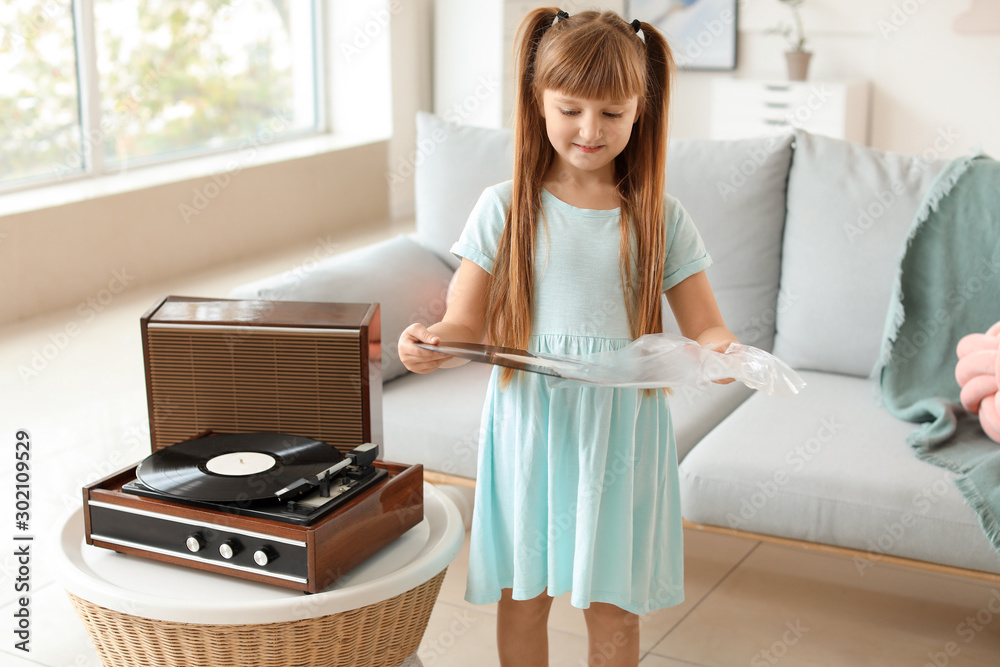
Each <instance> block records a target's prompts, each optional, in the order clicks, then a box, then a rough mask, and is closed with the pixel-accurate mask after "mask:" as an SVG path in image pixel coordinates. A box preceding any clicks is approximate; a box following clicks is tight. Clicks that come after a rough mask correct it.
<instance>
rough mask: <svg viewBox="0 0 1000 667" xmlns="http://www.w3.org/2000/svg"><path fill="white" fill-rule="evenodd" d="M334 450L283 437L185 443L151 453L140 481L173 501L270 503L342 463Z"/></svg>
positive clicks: (243, 436) (212, 438)
mask: <svg viewBox="0 0 1000 667" xmlns="http://www.w3.org/2000/svg"><path fill="white" fill-rule="evenodd" d="M343 458H344V457H343V455H342V454H341V453H340V452H339V451H337V450H336V449H335V448H334V447H332V446H330V445H328V444H326V443H324V442H321V441H319V440H314V439H312V438H305V437H300V436H295V435H286V434H283V433H230V434H222V435H209V436H205V437H202V438H195V439H193V440H185V441H184V442H179V443H177V444H175V445H171V446H169V447H164V448H163V449H161V450H159V451H157V452H154V453H153V454H151V455H150V456H148V457H146V459H144V460H143V461H142V462H141V463H140V464H139V467H138V469H137V470H136V476H137V477H138V479H139V481H140V482H141V483H142V484H144V485H146V486H148V487H149V488H151V489H153V490H155V491H159V492H160V493H164V494H166V495H168V496H173V497H175V498H182V499H185V500H198V501H212V502H240V501H247V500H258V499H261V498H270V497H272V496H274V494H275V493H276V492H277V491H279V490H280V489H282V488H284V487H285V486H287V485H288V484H291V483H292V482H295V481H297V480H299V479H302V478H303V477H309V476H311V475H316V474H318V473H320V472H322V471H323V470H325V469H327V468H328V467H330V466H331V465H333V464H334V463H338V462H339V461H341V460H343Z"/></svg>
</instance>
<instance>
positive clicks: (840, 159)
mask: <svg viewBox="0 0 1000 667" xmlns="http://www.w3.org/2000/svg"><path fill="white" fill-rule="evenodd" d="M945 164H947V161H944V160H935V161H925V160H922V159H920V158H918V157H917V156H911V155H898V154H894V153H887V152H883V151H880V150H876V149H874V148H868V147H866V146H860V145H857V144H852V143H848V142H846V141H841V140H838V139H831V138H828V137H823V136H819V135H812V134H808V133H806V132H802V131H798V132H796V137H795V155H794V157H793V159H792V168H791V171H790V173H789V176H788V219H787V220H786V222H785V238H784V245H783V248H782V260H781V292H782V295H783V300H784V304H783V307H781V308H779V309H778V325H777V329H778V333H777V336H776V338H775V342H774V353H775V355H776V356H778V357H780V358H781V359H782V360H783V361H785V362H786V363H788V364H790V365H792V366H793V367H796V368H804V369H812V370H818V371H829V372H833V373H845V374H848V375H858V376H867V375H869V374H870V373H871V371H872V368H873V367H874V366H875V362H876V361H877V359H878V353H879V348H880V345H881V342H882V341H881V338H882V332H883V328H884V324H885V317H886V311H887V309H888V307H889V298H890V295H891V292H892V286H893V282H894V280H895V277H896V272H897V269H898V266H899V259H900V257H901V255H902V252H903V243H904V241H905V239H906V236H907V233H908V232H909V230H910V226H911V225H912V223H913V220H914V216H915V215H916V212H917V208H918V207H919V205H920V203H921V201H922V199H923V196H924V193H925V192H926V191H927V189H928V187H929V186H930V184H931V183H932V182H933V180H934V179H935V178H936V177H937V175H938V173H939V172H940V171H941V169H942V168H943V167H944V165H945Z"/></svg>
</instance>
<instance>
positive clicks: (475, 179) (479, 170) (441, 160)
mask: <svg viewBox="0 0 1000 667" xmlns="http://www.w3.org/2000/svg"><path fill="white" fill-rule="evenodd" d="M512 141H513V133H512V132H511V131H510V130H496V129H490V128H485V127H468V126H462V125H455V124H452V123H448V122H447V121H445V120H442V119H441V118H439V117H437V116H435V115H433V114H429V113H426V112H423V111H421V112H418V113H417V157H416V160H415V162H416V175H415V177H414V178H415V182H416V192H415V193H414V196H415V199H416V204H415V205H416V218H417V233H416V235H415V236H414V239H415V240H416V241H417V243H419V244H420V245H422V246H424V247H425V248H427V249H428V250H430V251H431V252H434V253H436V254H437V255H438V256H439V257H440V258H441V259H442V260H443V261H445V262H447V263H448V264H449V265H450V266H451V267H453V268H456V269H457V268H458V265H459V263H460V262H459V260H458V259H457V258H455V256H454V255H452V254H451V246H452V244H453V243H455V241H457V240H458V237H459V236H460V235H461V233H462V229H464V228H465V223H466V221H467V220H468V218H469V213H471V212H472V207H473V206H475V204H476V201H477V200H478V199H479V195H481V194H482V193H483V190H485V189H486V188H487V187H489V186H491V185H494V184H496V183H501V182H503V181H507V180H510V178H511V177H512V175H513V173H514V146H513V143H512Z"/></svg>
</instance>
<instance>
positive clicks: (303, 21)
mask: <svg viewBox="0 0 1000 667" xmlns="http://www.w3.org/2000/svg"><path fill="white" fill-rule="evenodd" d="M317 13H318V10H317V7H316V4H315V3H313V2H306V1H304V0H227V1H224V0H195V1H190V0H76V1H75V2H74V1H73V0H46V1H44V2H37V0H16V1H13V2H10V1H8V2H3V3H0V26H3V28H0V29H2V30H3V34H2V37H0V124H2V125H0V128H2V132H0V188H7V189H11V188H14V187H24V186H26V185H33V184H36V183H51V182H53V181H61V180H66V179H68V178H78V177H80V176H85V175H102V174H109V173H119V172H122V171H124V170H126V169H128V168H130V167H132V166H137V165H142V164H149V163H153V162H162V161H165V160H170V159H176V158H178V157H182V156H191V155H194V154H198V153H206V152H217V151H223V150H238V149H240V148H241V147H242V146H246V145H247V144H254V145H255V146H256V145H260V144H264V143H270V142H273V141H275V140H278V139H281V138H288V137H293V136H300V135H303V134H305V133H309V132H315V131H318V130H319V129H321V127H322V125H323V123H322V118H321V114H320V111H319V110H320V108H321V105H320V99H319V98H320V96H319V94H318V81H319V80H320V77H319V73H318V72H317V62H318V59H317V57H316V52H317V48H316V44H317V40H316V38H315V34H316V26H317V25H318V24H319V20H318V17H317Z"/></svg>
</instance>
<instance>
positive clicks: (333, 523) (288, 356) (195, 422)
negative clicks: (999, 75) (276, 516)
mask: <svg viewBox="0 0 1000 667" xmlns="http://www.w3.org/2000/svg"><path fill="white" fill-rule="evenodd" d="M141 328H142V346H143V355H144V359H145V365H146V392H147V403H148V407H149V425H150V440H151V443H150V444H151V449H152V451H153V452H156V451H158V450H160V449H162V448H164V447H168V446H170V445H172V444H175V443H177V442H181V441H183V440H190V439H192V438H195V437H198V436H200V435H203V434H205V433H206V432H216V433H251V432H261V431H267V432H279V433H288V434H292V435H298V436H304V437H310V438H314V439H316V440H321V441H323V442H326V443H328V444H330V445H331V446H333V447H336V448H337V449H338V450H340V451H341V453H346V452H348V451H350V450H351V449H354V448H355V447H357V446H358V445H361V444H363V443H365V442H375V443H381V437H382V412H381V405H382V381H381V372H380V359H381V332H380V317H379V306H378V304H338V303H311V302H286V301H280V302H279V301H235V300H225V299H202V298H193V297H176V296H170V297H166V298H164V299H162V300H161V301H159V302H158V303H157V304H156V305H154V306H153V308H151V309H150V310H149V311H148V312H147V313H146V314H145V315H143V316H142V319H141ZM375 465H376V466H377V467H380V468H383V469H385V470H387V471H388V473H389V475H388V477H387V478H386V479H384V480H382V481H380V482H378V483H377V484H375V485H374V486H372V487H370V488H369V489H366V490H365V491H364V492H363V493H362V494H360V495H358V496H357V497H355V498H352V499H350V500H349V501H347V503H346V504H345V505H344V506H342V507H339V508H337V509H336V510H334V511H333V512H331V513H330V514H329V515H327V516H324V517H322V518H321V519H319V520H318V521H316V522H315V523H313V524H311V525H308V526H299V525H294V524H288V523H283V522H280V521H276V520H269V519H259V518H251V517H246V516H240V515H237V514H233V513H230V512H225V511H220V510H214V509H204V508H200V507H193V506H191V505H189V504H184V503H183V502H182V501H179V500H178V501H176V502H174V501H173V499H172V498H165V499H159V498H147V497H144V496H138V495H134V494H131V493H127V492H124V491H122V486H123V485H124V484H126V483H128V482H130V481H132V480H134V479H135V477H136V476H135V466H132V467H130V468H126V469H124V470H121V471H119V472H117V473H114V474H113V475H110V476H108V477H106V478H105V479H102V480H99V481H97V482H95V483H93V484H91V485H89V486H87V487H85V488H84V489H83V496H84V517H85V519H84V520H85V523H86V540H87V542H88V543H89V544H95V545H97V546H101V547H105V548H108V549H112V550H115V551H120V552H123V553H130V554H135V555H139V556H143V557H146V558H152V559H155V560H161V561H167V562H171V563H176V564H179V565H186V566H190V567H195V568H198V569H203V570H209V571H213V572H219V573H222V574H229V575H232V576H236V577H242V578H245V579H252V580H255V581H263V582H268V583H274V584H278V585H281V586H285V587H288V588H294V589H298V590H303V591H308V592H317V591H320V590H323V589H324V588H326V587H327V586H329V585H330V584H331V583H332V582H334V581H336V579H337V578H339V577H340V576H341V575H343V574H344V573H346V572H347V571H348V570H350V569H351V568H353V567H355V566H356V565H358V564H360V563H361V562H362V561H364V560H365V559H367V558H368V557H369V556H371V555H373V554H374V553H375V552H376V551H378V550H379V549H380V548H382V547H383V546H385V545H386V544H388V543H389V542H391V541H392V540H394V539H395V538H396V537H398V536H400V535H402V534H403V533H404V532H406V531H407V530H409V529H410V528H411V527H413V526H415V525H416V524H418V523H419V522H420V521H421V520H422V518H423V467H422V466H420V465H413V466H405V465H400V464H395V463H391V462H387V461H376V462H375ZM234 500H236V499H234ZM223 543H226V544H227V549H226V551H227V553H230V552H231V551H235V552H236V554H235V555H234V556H227V557H220V556H219V553H220V552H219V548H220V546H221V545H222V544H223ZM230 546H232V547H235V548H230ZM258 553H260V554H263V557H258Z"/></svg>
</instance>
